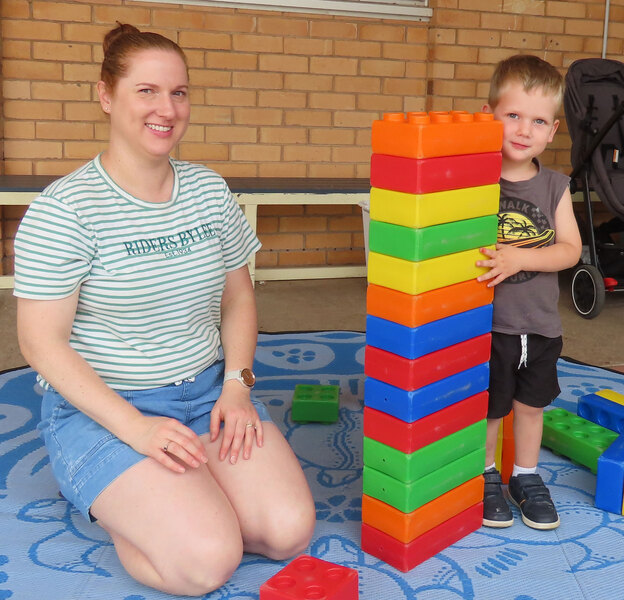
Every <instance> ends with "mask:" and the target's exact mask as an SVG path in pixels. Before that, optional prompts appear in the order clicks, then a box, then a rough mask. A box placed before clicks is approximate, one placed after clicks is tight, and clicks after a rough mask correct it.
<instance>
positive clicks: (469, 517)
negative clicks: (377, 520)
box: [362, 502, 483, 573]
mask: <svg viewBox="0 0 624 600" xmlns="http://www.w3.org/2000/svg"><path fill="white" fill-rule="evenodd" d="M482 522H483V502H479V503H478V504H475V505H473V506H471V507H470V508H468V509H466V510H465V511H463V512H461V513H459V514H458V515H455V516H454V517H451V518H450V519H449V520H448V521H444V523H441V524H440V525H438V526H437V527H434V528H433V529H430V530H429V531H427V532H426V533H423V534H422V535H420V536H418V537H417V538H415V539H414V540H413V541H411V542H409V543H407V544H404V543H403V542H400V541H399V540H396V539H394V538H393V537H391V536H389V535H388V534H387V533H384V532H383V531H379V530H378V529H375V528H373V527H370V526H369V525H367V524H366V523H362V550H364V552H367V553H368V554H371V555H372V556H375V557H376V558H379V559H381V560H383V561H384V562H386V563H388V564H389V565H391V566H393V567H394V568H396V569H399V571H403V572H404V573H405V572H407V571H410V570H411V569H413V568H414V567H415V566H416V565H419V564H420V563H422V562H424V561H426V560H427V559H429V558H431V557H432V556H435V555H436V554H437V553H438V552H441V551H442V550H444V548H448V547H449V546H451V545H452V544H454V543H455V542H457V541H459V540H461V539H462V538H463V537H465V536H467V535H468V534H469V533H472V532H473V531H476V530H477V529H479V527H481V524H482Z"/></svg>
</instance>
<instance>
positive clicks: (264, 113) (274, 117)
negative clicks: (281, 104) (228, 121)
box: [233, 108, 282, 126]
mask: <svg viewBox="0 0 624 600" xmlns="http://www.w3.org/2000/svg"><path fill="white" fill-rule="evenodd" d="M233 110H234V123H236V124H237V125H258V126H261V125H281V124H282V111H281V110H279V109H276V108H234V109H233Z"/></svg>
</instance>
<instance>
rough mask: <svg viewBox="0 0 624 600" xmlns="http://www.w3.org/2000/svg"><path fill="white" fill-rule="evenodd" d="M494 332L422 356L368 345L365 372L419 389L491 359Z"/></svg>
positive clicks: (387, 381)
mask: <svg viewBox="0 0 624 600" xmlns="http://www.w3.org/2000/svg"><path fill="white" fill-rule="evenodd" d="M491 337H492V336H491V334H489V333H485V334H483V335H480V336H477V337H474V338H471V339H469V340H466V341H465V342H460V343H459V344H453V345H452V346H447V347H446V348H442V350H437V351H436V352H430V353H429V354H425V355H424V356H420V357H418V358H412V359H410V358H404V357H403V356H399V355H398V354H393V353H392V352H387V351H386V350H381V349H379V348H375V347H374V346H366V350H365V355H364V373H365V374H366V375H368V377H373V378H374V379H378V380H379V381H383V382H384V383H389V384H390V385H393V386H395V387H398V388H401V389H402V390H407V391H412V390H417V389H418V388H421V387H423V386H425V385H429V384H430V383H433V382H434V381H439V380H440V379H444V378H445V377H449V376H451V375H454V374H455V373H460V372H461V371H465V370H466V369H470V368H471V367H476V366H477V365H480V364H483V363H486V362H488V360H490V343H491Z"/></svg>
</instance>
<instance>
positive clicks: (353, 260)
mask: <svg viewBox="0 0 624 600" xmlns="http://www.w3.org/2000/svg"><path fill="white" fill-rule="evenodd" d="M365 261H366V258H365V256H364V250H363V249H359V250H329V251H328V252H327V264H328V265H363V264H364V263H365Z"/></svg>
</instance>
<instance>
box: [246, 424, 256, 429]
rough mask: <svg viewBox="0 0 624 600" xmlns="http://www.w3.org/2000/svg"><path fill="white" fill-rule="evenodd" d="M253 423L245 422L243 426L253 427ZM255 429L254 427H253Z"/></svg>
mask: <svg viewBox="0 0 624 600" xmlns="http://www.w3.org/2000/svg"><path fill="white" fill-rule="evenodd" d="M253 426H254V424H253V423H247V425H245V427H253ZM254 429H255V428H254Z"/></svg>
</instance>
